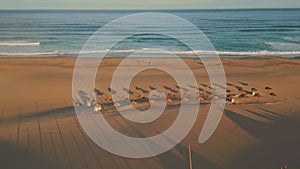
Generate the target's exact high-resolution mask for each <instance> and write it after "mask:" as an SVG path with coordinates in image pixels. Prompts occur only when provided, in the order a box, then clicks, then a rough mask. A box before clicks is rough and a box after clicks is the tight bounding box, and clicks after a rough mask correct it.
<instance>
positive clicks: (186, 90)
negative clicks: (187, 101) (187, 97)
mask: <svg viewBox="0 0 300 169" xmlns="http://www.w3.org/2000/svg"><path fill="white" fill-rule="evenodd" d="M175 87H176V88H177V89H179V90H182V91H184V92H188V91H189V89H187V88H184V87H181V86H178V85H175Z"/></svg>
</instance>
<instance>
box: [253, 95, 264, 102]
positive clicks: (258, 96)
mask: <svg viewBox="0 0 300 169" xmlns="http://www.w3.org/2000/svg"><path fill="white" fill-rule="evenodd" d="M255 97H257V101H258V102H259V98H260V97H263V95H262V94H260V93H257V94H255Z"/></svg>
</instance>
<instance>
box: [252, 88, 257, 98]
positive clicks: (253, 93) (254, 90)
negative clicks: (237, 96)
mask: <svg viewBox="0 0 300 169" xmlns="http://www.w3.org/2000/svg"><path fill="white" fill-rule="evenodd" d="M257 90H258V89H257V88H255V87H252V88H251V95H252V96H254V95H255V92H256V91H257Z"/></svg>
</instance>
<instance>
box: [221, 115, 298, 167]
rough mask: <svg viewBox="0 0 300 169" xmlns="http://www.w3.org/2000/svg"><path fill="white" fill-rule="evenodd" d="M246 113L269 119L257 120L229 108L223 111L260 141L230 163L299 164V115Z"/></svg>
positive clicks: (238, 164)
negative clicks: (288, 116)
mask: <svg viewBox="0 0 300 169" xmlns="http://www.w3.org/2000/svg"><path fill="white" fill-rule="evenodd" d="M262 110H264V109H262ZM247 111H248V112H249V110H247ZM250 113H252V114H254V115H258V114H260V116H259V117H263V118H266V119H267V120H269V122H262V121H258V120H255V119H252V118H249V117H247V116H245V115H242V114H240V113H237V112H233V111H230V110H225V112H224V114H225V116H227V117H228V118H229V119H231V120H232V121H233V122H234V123H236V124H237V125H238V126H239V127H241V128H242V129H243V130H245V131H246V132H248V133H249V134H251V135H252V136H254V137H256V138H257V139H259V141H260V142H259V144H257V145H253V146H252V147H251V148H249V149H246V150H243V151H241V152H240V154H239V155H238V156H237V157H236V158H235V160H233V161H232V164H231V165H232V167H233V168H243V169H248V168H249V169H253V168H279V167H280V166H283V165H285V164H288V165H289V168H299V167H300V161H299V157H300V147H299V142H300V135H299V130H300V119H287V118H283V117H282V116H281V115H280V116H279V115H278V113H274V112H271V113H270V111H269V112H266V113H268V115H266V114H264V115H261V112H254V111H250Z"/></svg>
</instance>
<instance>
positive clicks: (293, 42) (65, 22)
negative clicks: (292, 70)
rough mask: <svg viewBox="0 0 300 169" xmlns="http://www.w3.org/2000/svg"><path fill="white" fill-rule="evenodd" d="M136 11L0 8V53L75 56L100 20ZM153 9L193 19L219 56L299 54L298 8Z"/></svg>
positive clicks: (157, 41)
mask: <svg viewBox="0 0 300 169" xmlns="http://www.w3.org/2000/svg"><path fill="white" fill-rule="evenodd" d="M139 12H149V11H126V10H102V11H101V10H0V57H16V56H17V57H22V56H23V57H36V56H44V57H45V56H49V57H52V56H78V54H79V51H80V50H81V48H82V47H83V45H84V44H85V43H86V41H87V40H88V38H89V37H90V36H91V35H93V33H94V32H95V31H97V30H98V29H99V28H101V27H102V26H103V25H105V24H107V23H109V22H111V21H112V20H114V19H117V18H119V17H122V16H126V15H129V14H134V13H139ZM151 12H153V11H151ZM154 12H163V13H169V14H173V15H176V16H179V17H181V18H184V19H186V20H188V21H189V22H191V23H193V24H194V25H196V26H197V27H198V28H199V29H200V30H202V31H203V32H204V33H205V34H206V36H207V37H208V38H209V39H210V41H211V42H212V44H213V45H214V47H215V49H216V50H217V51H218V53H219V55H220V56H229V57H245V56H281V57H298V56H300V9H240V10H238V9H236V10H233V9H232V10H160V11H154ZM175 26H176V25H175ZM173 31H178V29H174V30H173ZM187 36H190V35H187ZM131 41H134V42H138V43H140V44H141V45H139V46H138V48H143V49H144V48H148V47H162V46H166V47H167V49H170V50H174V52H175V51H176V52H177V53H181V52H182V53H183V54H185V56H189V53H185V52H184V51H185V49H184V47H182V46H181V45H182V44H181V43H178V42H177V41H176V40H174V39H170V38H166V37H164V36H160V35H153V34H146V35H140V36H135V37H132V38H131ZM130 44H131V43H126V45H124V46H123V47H122V48H120V49H119V53H120V56H122V55H123V53H126V51H132V50H135V49H136V48H137V46H136V45H135V46H131V45H130ZM135 44H136V43H135ZM91 52H92V51H91ZM98 52H99V51H98ZM116 52H117V53H118V51H116ZM176 52H175V53H176ZM198 52H199V51H198ZM200 52H201V51H200ZM204 52H205V51H204ZM206 52H209V51H206Z"/></svg>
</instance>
